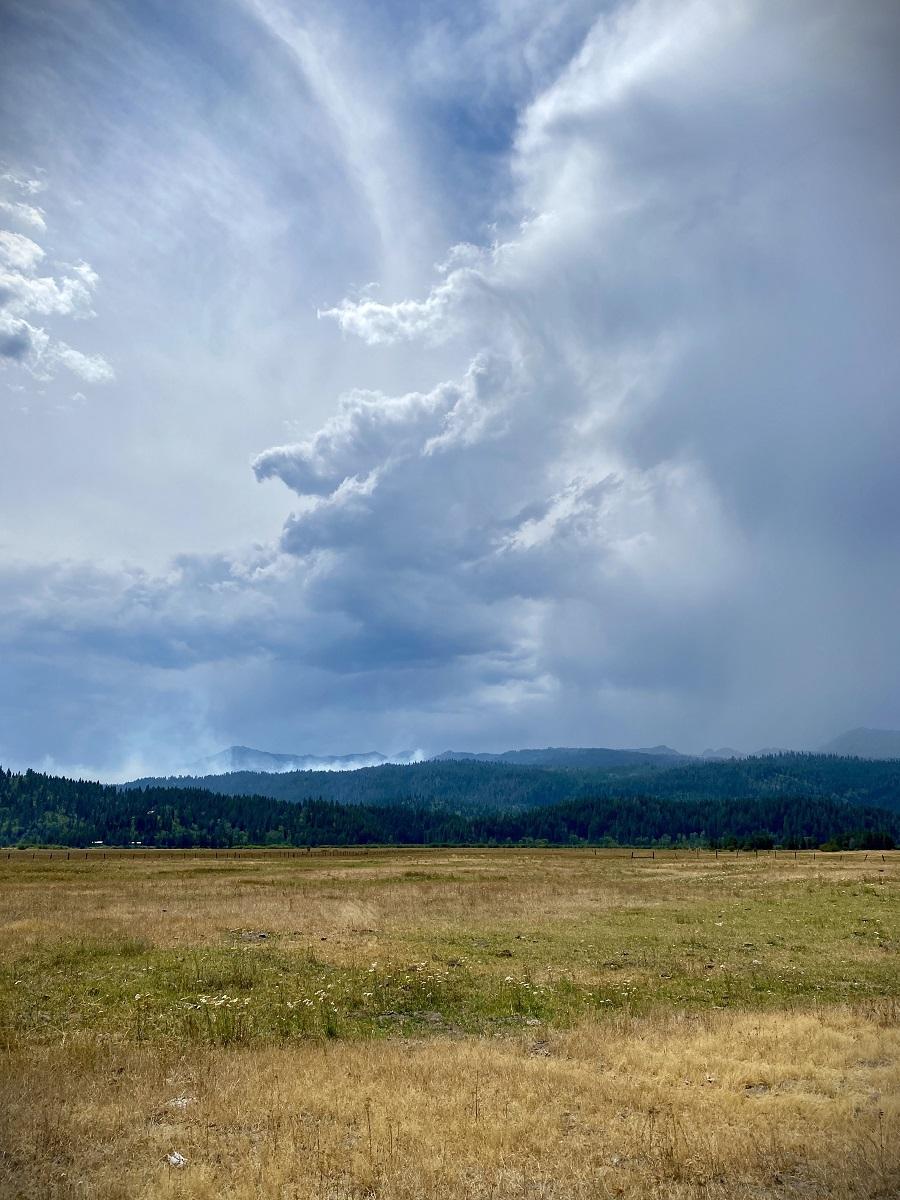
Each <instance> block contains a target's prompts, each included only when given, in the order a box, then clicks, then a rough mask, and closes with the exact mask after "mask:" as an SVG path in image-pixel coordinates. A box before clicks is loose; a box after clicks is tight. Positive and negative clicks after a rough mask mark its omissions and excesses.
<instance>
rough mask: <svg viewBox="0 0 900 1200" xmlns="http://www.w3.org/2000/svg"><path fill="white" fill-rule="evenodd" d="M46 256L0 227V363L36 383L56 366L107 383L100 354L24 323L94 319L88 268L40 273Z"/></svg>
mask: <svg viewBox="0 0 900 1200" xmlns="http://www.w3.org/2000/svg"><path fill="white" fill-rule="evenodd" d="M4 178H7V179H13V180H14V181H15V177H12V176H5V177H4ZM26 182H28V181H26ZM31 182H35V181H31ZM18 183H19V185H20V186H23V185H22V183H21V181H20V180H19V181H18ZM6 207H7V208H10V206H8V205H7V206H6ZM11 207H12V208H14V209H15V208H18V207H21V206H16V205H13V206H11ZM40 227H41V228H44V226H43V222H41V226H40ZM45 258H46V253H45V251H44V249H43V248H42V247H41V246H39V245H38V244H37V242H34V241H32V240H31V238H28V237H25V235H24V234H21V233H14V232H13V231H11V230H7V229H0V359H6V360H8V361H12V362H15V363H17V364H19V365H20V366H22V367H24V368H25V370H26V371H28V372H29V373H30V374H31V375H33V376H34V378H35V379H37V380H38V381H40V382H46V381H47V380H50V379H52V378H53V377H54V375H55V374H56V372H57V370H58V369H59V368H60V367H64V368H66V369H67V370H69V371H72V372H73V373H74V374H76V375H78V376H79V377H80V378H81V379H84V380H85V381H86V382H87V383H108V382H110V381H111V380H113V379H114V378H115V372H114V371H113V369H112V367H111V366H110V364H109V363H108V362H107V361H106V359H105V358H104V357H103V355H101V354H84V353H83V352H82V351H80V350H76V349H74V348H73V347H72V346H70V345H68V343H66V342H64V341H62V340H59V339H56V338H54V337H52V336H51V335H50V334H49V333H48V332H47V330H46V329H44V328H43V327H41V326H37V325H35V324H34V323H33V321H32V320H29V319H27V318H33V317H74V318H78V319H84V318H87V317H93V316H94V315H95V313H94V311H93V308H92V301H93V295H94V291H95V289H96V287H97V284H98V283H99V276H98V275H97V272H96V271H94V269H93V268H92V267H91V266H90V264H89V263H86V262H83V261H81V262H76V263H68V264H61V266H62V269H63V270H64V271H65V272H67V273H66V274H61V275H58V276H54V275H41V274H39V273H38V272H39V270H40V267H41V265H42V264H43V262H44V260H45Z"/></svg>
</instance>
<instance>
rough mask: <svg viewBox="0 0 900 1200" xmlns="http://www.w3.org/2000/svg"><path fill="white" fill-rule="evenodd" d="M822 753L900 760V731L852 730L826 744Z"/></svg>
mask: <svg viewBox="0 0 900 1200" xmlns="http://www.w3.org/2000/svg"><path fill="white" fill-rule="evenodd" d="M820 753H822V754H845V755H850V756H852V757H853V758H880V759H890V758H900V729H850V730H848V732H847V733H842V734H841V735H840V736H839V737H836V738H833V739H832V741H830V742H826V744H825V745H824V746H822V748H821V751H820Z"/></svg>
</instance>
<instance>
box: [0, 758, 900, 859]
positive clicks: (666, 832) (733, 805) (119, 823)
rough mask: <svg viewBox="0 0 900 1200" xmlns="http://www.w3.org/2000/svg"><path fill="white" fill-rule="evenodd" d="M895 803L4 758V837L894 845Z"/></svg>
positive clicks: (898, 821)
mask: <svg viewBox="0 0 900 1200" xmlns="http://www.w3.org/2000/svg"><path fill="white" fill-rule="evenodd" d="M898 838H900V815H898V814H896V813H890V812H887V811H885V810H883V809H877V808H872V807H870V806H859V805H852V804H848V803H846V802H844V801H840V800H831V799H823V798H817V797H793V796H786V795H781V796H777V797H740V798H735V797H722V798H693V799H688V800H679V799H672V798H668V797H654V796H631V795H623V796H593V797H587V798H582V799H578V800H573V801H568V802H565V803H561V804H556V805H550V806H545V807H535V808H530V809H519V810H513V811H505V812H498V811H493V812H488V811H485V812H480V813H473V812H468V813H467V812H454V811H452V810H451V809H449V808H447V807H441V806H435V805H427V804H422V803H416V802H405V803H399V804H387V805H385V804H380V805H372V806H363V805H358V804H357V805H343V804H339V803H336V802H335V801H333V800H329V799H323V798H311V799H306V800H302V801H300V802H295V803H290V802H286V801H283V800H276V799H272V798H270V797H264V796H253V795H236V796H226V795H221V794H218V793H214V792H209V791H204V790H202V789H200V788H184V787H182V788H158V787H157V788H129V789H122V788H118V787H114V786H111V785H105V784H100V783H90V782H84V781H75V780H70V779H59V778H56V777H53V776H49V775H43V774H40V773H38V772H35V771H28V772H26V773H25V774H22V775H18V774H13V773H12V772H9V771H3V770H2V769H0V843H2V844H4V845H17V844H23V843H31V844H33V843H52V844H56V845H66V846H84V845H89V844H91V843H93V842H103V843H104V844H107V845H130V844H133V843H140V844H142V845H145V846H181V847H187V846H215V847H229V846H243V845H292V846H312V845H349V844H406V845H410V844H423V843H424V844H429V843H430V844H447V843H455V844H459V843H499V844H512V843H517V842H529V841H535V840H537V841H546V842H549V843H552V844H572V843H579V842H588V843H603V842H607V843H609V842H612V843H617V844H621V845H648V846H649V845H667V844H671V843H673V842H675V843H677V842H685V841H686V842H690V843H692V844H697V845H700V844H738V845H745V846H769V845H783V846H808V845H811V846H818V845H822V844H823V843H829V842H830V843H832V844H833V845H835V846H837V845H840V846H867V847H873V848H875V847H878V846H890V845H892V844H893V843H894V841H895V840H896V839H898Z"/></svg>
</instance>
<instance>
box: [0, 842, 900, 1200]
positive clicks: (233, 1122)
mask: <svg viewBox="0 0 900 1200" xmlns="http://www.w3.org/2000/svg"><path fill="white" fill-rule="evenodd" d="M885 857H886V861H884V862H882V860H881V856H880V855H878V856H877V857H876V856H871V855H870V857H869V859H868V860H865V859H864V858H863V856H862V855H845V856H843V858H842V859H838V858H835V857H822V856H818V857H817V858H816V860H815V861H813V860H812V859H811V857H808V858H806V859H803V858H801V859H798V860H797V861H796V862H795V861H794V860H793V859H786V858H783V857H782V856H779V857H778V859H777V860H776V859H773V858H771V857H769V858H764V857H762V856H761V857H760V858H759V859H756V858H753V857H749V856H748V857H743V856H742V857H741V858H739V859H735V858H734V857H732V858H728V859H722V858H720V859H719V860H718V861H717V860H715V859H714V858H713V857H712V856H710V855H702V856H700V857H691V858H688V857H685V856H681V857H679V859H677V860H675V859H674V858H671V857H669V858H667V859H662V858H660V857H657V859H656V860H655V861H652V862H651V861H649V860H646V859H641V860H635V861H631V860H630V859H628V858H626V857H621V856H618V857H617V856H612V855H605V856H604V855H600V856H597V857H595V856H593V855H592V854H591V853H590V852H586V853H585V852H567V851H566V852H552V851H546V852H526V851H452V850H449V851H428V852H423V851H404V852H379V853H372V854H369V855H347V856H336V857H329V858H327V859H325V858H315V857H312V856H310V857H308V858H302V859H279V858H277V857H275V856H272V855H268V856H267V855H262V854H261V855H253V856H247V857H245V858H242V859H239V860H237V861H235V860H227V861H224V860H221V859H220V860H218V861H216V860H215V859H214V858H212V857H210V856H208V855H207V856H187V857H181V858H179V857H176V856H168V857H167V856H164V855H158V856H147V857H146V858H144V859H140V860H131V859H125V858H114V857H112V856H110V857H109V858H108V859H107V860H106V861H105V862H103V861H102V860H101V861H97V859H96V858H95V859H94V860H92V861H88V862H87V863H85V862H84V861H83V860H82V861H76V860H75V859H71V860H70V861H66V860H65V859H64V858H63V859H60V858H59V857H55V858H54V860H53V861H52V862H50V861H48V860H46V859H45V860H43V861H41V860H40V859H36V860H34V861H32V860H31V859H30V857H29V858H25V857H24V856H20V857H19V858H18V859H16V858H13V859H10V860H9V861H8V862H6V861H2V862H0V1005H2V1008H0V1034H2V1039H3V1044H4V1046H5V1049H4V1057H3V1067H2V1073H0V1194H2V1195H3V1196H4V1197H5V1196H10V1197H21V1198H22V1200H25V1198H28V1200H32V1198H33V1200H37V1198H38V1197H40V1198H43V1197H48V1198H50V1197H53V1198H59V1200H62V1198H63V1197H65V1198H69V1197H72V1198H74V1197H91V1198H93V1197H96V1198H97V1200H122V1198H124V1197H129V1198H130V1197H156V1196H161V1197H184V1198H187V1197H191V1198H194V1197H196V1198H197V1200H205V1198H207V1197H209V1198H212V1197H216V1198H217V1200H219V1198H228V1200H231V1198H233V1200H244V1198H249V1197H251V1196H253V1197H256V1196H265V1197H270V1196H271V1197H277V1198H279V1200H288V1198H296V1200H299V1198H300V1197H304V1198H305V1197H321V1198H322V1200H326V1198H327V1200H345V1198H346V1200H351V1198H353V1200H363V1198H364V1197H366V1198H371V1200H374V1198H375V1197H378V1198H383V1200H407V1198H409V1200H411V1198H413V1197H432V1196H434V1197H447V1198H448V1200H456V1198H460V1200H462V1198H463V1197H474V1198H481V1197H484V1198H485V1200H486V1198H488V1197H494V1198H496V1200H506V1198H507V1197H509V1198H512V1197H523V1198H525V1197H528V1198H532V1200H537V1198H538V1197H542V1198H544V1200H576V1198H577V1200H581V1198H582V1197H584V1198H587V1197H606V1196H624V1197H630V1198H633V1200H638V1198H639V1197H640V1198H643V1197H649V1198H654V1197H659V1198H660V1200H662V1198H664V1197H666V1198H667V1197H685V1198H686V1197H691V1198H694V1197H696V1198H697V1200H700V1198H701V1197H703V1198H713V1197H722V1198H723V1200H724V1198H725V1197H728V1198H730V1197H748V1198H749V1197H754V1198H769V1197H771V1198H775V1197H822V1198H824V1197H839V1198H840V1197H847V1198H850V1197H854V1198H856V1197H860V1198H861V1197H881V1198H883V1200H888V1198H889V1197H890V1198H893V1197H895V1196H898V1195H900V987H898V983H900V973H898V970H897V951H898V945H900V922H898V912H900V896H898V888H897V883H898V881H900V855H887V856H885ZM262 933H264V934H266V937H265V938H261V937H259V936H258V935H259V934H262ZM373 964H377V966H375V968H374V971H373ZM373 980H374V982H372V981H373ZM326 981H327V982H326ZM213 984H215V988H213V986H212V985H213ZM523 988H525V989H527V990H525V991H523V990H522V989H523ZM315 989H319V990H320V992H321V995H322V996H323V997H324V998H323V999H322V1000H317V999H314V998H315V997H316V996H317V995H318V994H319V993H318V992H317V991H316V990H315ZM223 996H224V997H226V998H227V999H226V1000H224V1001H223V1000H222V997H223ZM301 996H306V997H309V998H310V1006H309V1007H308V1008H303V1007H302V1003H303V1001H301V1000H300V999H299V997H301ZM366 996H370V997H374V999H373V1000H366V999H365V997H366ZM220 1002H221V1004H222V1007H215V1006H216V1005H218V1004H219V1003H220ZM367 1004H368V1005H369V1006H370V1007H368V1008H367V1007H366V1005H367ZM204 1005H209V1006H211V1007H210V1008H209V1009H208V1010H207V1009H206V1008H204ZM231 1005H236V1006H237V1009H232V1008H231ZM298 1005H299V1006H300V1007H297V1006H298ZM373 1005H374V1007H372V1006H373ZM388 1005H389V1006H390V1010H389V1011H385V1009H386V1008H387V1006H388ZM198 1010H199V1011H200V1012H201V1014H202V1015H204V1017H205V1018H207V1019H206V1020H205V1023H204V1022H198V1019H197V1014H198ZM235 1011H236V1012H237V1013H238V1014H239V1016H240V1020H239V1021H238V1020H237V1018H235V1017H233V1016H228V1014H231V1013H234V1012H235ZM298 1012H299V1013H300V1017H297V1016H296V1014H297V1013H298ZM225 1017H227V1018H228V1019H227V1021H224V1018H225ZM223 1021H224V1023H223ZM176 1152H177V1153H178V1154H179V1155H182V1156H183V1158H184V1159H185V1163H184V1165H181V1166H173V1165H170V1163H169V1161H168V1157H167V1156H169V1155H174V1154H176Z"/></svg>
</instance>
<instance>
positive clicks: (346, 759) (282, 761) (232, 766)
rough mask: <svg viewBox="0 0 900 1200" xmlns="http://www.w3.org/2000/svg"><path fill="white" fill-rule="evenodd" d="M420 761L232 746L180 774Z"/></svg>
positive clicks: (408, 755) (368, 753)
mask: <svg viewBox="0 0 900 1200" xmlns="http://www.w3.org/2000/svg"><path fill="white" fill-rule="evenodd" d="M418 757H419V756H417V755H415V754H414V753H412V752H411V751H409V752H404V753H402V754H398V755H395V756H394V757H392V758H389V757H388V756H387V755H386V754H380V753H379V752H378V751H377V750H366V751H363V752H362V753H360V754H339V755H334V756H331V757H323V756H321V755H317V754H273V753H271V752H270V751H268V750H254V749H253V748H252V747H251V746H229V747H228V749H227V750H221V751H219V753H218V754H211V755H210V756H209V757H208V758H203V759H200V760H199V761H198V762H195V763H191V764H190V765H188V766H186V767H184V769H183V770H182V771H181V772H179V774H182V775H192V776H196V775H228V774H230V773H231V772H232V771H265V772H266V773H267V774H274V775H282V774H284V773H285V772H287V771H356V770H359V769H360V768H361V767H378V766H380V765H381V764H382V763H387V762H395V763H398V762H399V763H410V762H415V761H416V759H417V758H418Z"/></svg>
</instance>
